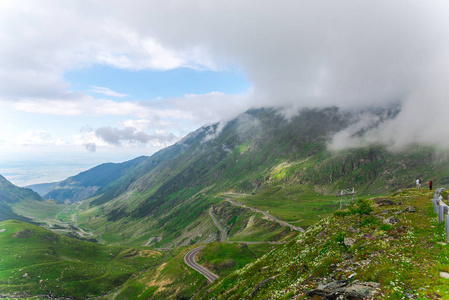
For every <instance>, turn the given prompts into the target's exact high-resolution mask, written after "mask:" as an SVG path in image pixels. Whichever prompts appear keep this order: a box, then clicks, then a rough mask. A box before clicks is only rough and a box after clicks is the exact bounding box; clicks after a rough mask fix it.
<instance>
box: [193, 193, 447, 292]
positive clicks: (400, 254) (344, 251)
mask: <svg viewBox="0 0 449 300" xmlns="http://www.w3.org/2000/svg"><path fill="white" fill-rule="evenodd" d="M431 198H432V193H431V192H428V190H415V189H408V190H402V191H400V192H398V193H395V194H393V195H391V196H388V197H387V198H383V199H382V198H381V199H379V198H378V199H369V200H361V199H359V200H358V201H356V202H355V204H354V205H353V206H351V207H349V208H348V209H345V210H342V211H337V212H335V213H334V215H333V216H332V217H328V218H325V219H323V220H321V221H320V222H318V223H317V224H316V225H314V226H312V227H311V228H309V229H308V230H307V231H306V232H304V233H301V234H299V235H298V236H297V237H296V238H294V240H292V241H290V242H289V243H288V244H286V245H283V246H281V247H280V248H278V249H274V250H272V251H271V252H270V253H268V254H266V255H264V256H263V257H262V258H260V259H258V260H257V261H255V262H253V263H250V264H248V265H247V266H245V267H244V268H242V269H240V270H238V271H236V272H234V273H233V274H231V275H229V276H228V277H225V278H223V279H220V280H218V281H216V282H214V284H213V285H212V286H211V287H210V288H209V289H208V290H207V291H205V292H202V293H201V294H199V295H197V296H196V297H195V298H197V299H212V298H214V299H246V298H251V299H268V298H269V299H308V298H311V297H313V296H316V298H315V299H322V298H324V299H335V297H337V296H338V295H345V297H346V298H348V299H352V298H351V295H352V296H354V293H355V292H354V291H357V292H359V293H360V294H359V298H357V299H361V298H364V297H368V296H370V295H371V296H373V297H374V298H376V299H388V298H391V299H404V298H410V299H441V298H444V299H447V295H449V285H448V280H449V279H445V278H443V277H441V276H440V272H449V260H448V257H449V248H448V246H447V244H446V241H445V236H444V223H441V224H438V222H437V217H436V215H435V214H434V213H433V208H432V204H431V201H430V199H431ZM376 203H377V204H376ZM332 293H334V294H333V295H334V296H331V295H332ZM338 293H340V294H338ZM351 293H352V294H351ZM318 296H319V297H318ZM321 297H322V298H321ZM332 297H334V298H332Z"/></svg>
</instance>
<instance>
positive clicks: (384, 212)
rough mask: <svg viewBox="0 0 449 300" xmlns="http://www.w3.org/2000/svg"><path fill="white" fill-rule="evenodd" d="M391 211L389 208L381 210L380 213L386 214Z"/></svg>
mask: <svg viewBox="0 0 449 300" xmlns="http://www.w3.org/2000/svg"><path fill="white" fill-rule="evenodd" d="M390 212H391V210H383V211H381V214H382V215H388V214H389V213H390Z"/></svg>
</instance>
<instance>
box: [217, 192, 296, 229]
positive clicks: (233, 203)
mask: <svg viewBox="0 0 449 300" xmlns="http://www.w3.org/2000/svg"><path fill="white" fill-rule="evenodd" d="M226 201H228V202H229V203H231V204H232V205H234V206H240V207H245V208H248V209H251V210H252V211H254V212H258V213H261V214H263V215H264V216H265V217H267V218H268V219H269V220H271V221H273V222H277V223H279V224H280V225H281V226H287V227H290V228H291V229H293V230H296V231H299V232H303V231H304V229H302V228H301V227H298V226H294V225H292V224H289V223H287V222H285V221H281V220H278V219H276V218H275V217H273V216H272V215H270V214H268V213H267V212H265V211H261V210H260V209H257V208H254V207H249V206H246V205H244V204H241V203H239V202H236V201H234V200H231V199H226Z"/></svg>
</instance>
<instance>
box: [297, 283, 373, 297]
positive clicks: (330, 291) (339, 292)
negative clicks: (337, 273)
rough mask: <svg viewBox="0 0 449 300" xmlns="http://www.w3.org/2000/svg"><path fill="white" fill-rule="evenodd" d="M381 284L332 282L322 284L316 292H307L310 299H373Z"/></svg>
mask: <svg viewBox="0 0 449 300" xmlns="http://www.w3.org/2000/svg"><path fill="white" fill-rule="evenodd" d="M379 286H380V284H379V283H376V282H360V281H354V282H351V283H350V282H349V281H348V280H338V281H332V282H330V283H327V284H320V285H318V287H317V288H316V289H314V290H310V291H307V292H306V295H307V296H308V297H311V298H312V297H315V296H319V297H321V298H323V299H326V300H327V299H329V300H334V299H353V300H358V299H372V297H373V295H374V294H375V292H376V291H377V288H379Z"/></svg>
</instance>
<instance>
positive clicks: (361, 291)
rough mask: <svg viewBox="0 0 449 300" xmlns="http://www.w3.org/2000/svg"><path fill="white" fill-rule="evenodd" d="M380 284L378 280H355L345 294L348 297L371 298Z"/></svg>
mask: <svg viewBox="0 0 449 300" xmlns="http://www.w3.org/2000/svg"><path fill="white" fill-rule="evenodd" d="M379 286H380V284H379V283H377V282H354V283H353V284H351V285H350V286H348V287H347V288H346V289H345V291H344V293H343V295H344V296H345V297H346V298H348V299H371V298H372V296H373V294H374V293H375V292H376V290H377V288H379Z"/></svg>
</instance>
